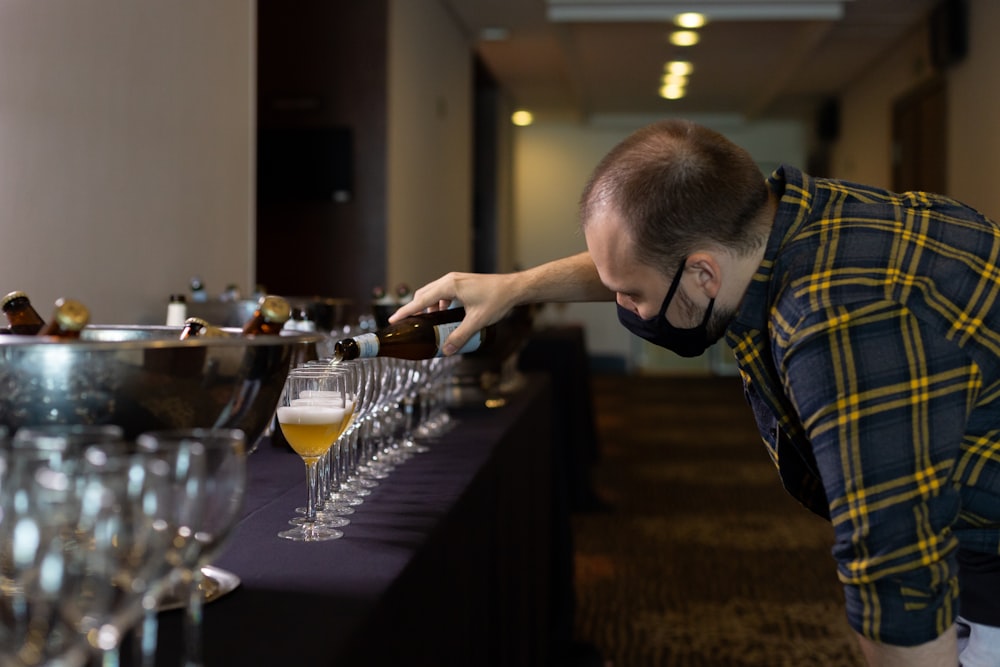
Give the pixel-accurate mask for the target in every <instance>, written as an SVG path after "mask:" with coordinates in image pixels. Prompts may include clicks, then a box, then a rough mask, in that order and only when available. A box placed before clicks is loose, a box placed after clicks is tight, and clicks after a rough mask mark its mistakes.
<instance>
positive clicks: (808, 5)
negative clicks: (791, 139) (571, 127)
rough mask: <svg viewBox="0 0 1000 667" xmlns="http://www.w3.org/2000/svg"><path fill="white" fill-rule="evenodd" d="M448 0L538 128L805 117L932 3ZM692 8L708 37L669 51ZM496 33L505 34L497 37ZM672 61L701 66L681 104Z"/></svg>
mask: <svg viewBox="0 0 1000 667" xmlns="http://www.w3.org/2000/svg"><path fill="white" fill-rule="evenodd" d="M441 1H442V2H443V4H444V5H445V6H446V7H447V8H448V9H449V10H450V11H451V12H452V14H453V15H454V16H455V17H456V20H458V21H459V22H460V23H461V25H462V26H463V27H464V29H465V30H466V31H467V32H468V35H469V37H470V39H471V40H473V42H474V43H475V44H476V52H477V53H478V54H479V56H480V58H481V60H482V62H483V63H484V64H485V65H486V67H487V69H488V70H489V71H490V72H491V73H492V75H493V76H494V78H495V79H496V80H497V82H498V84H499V85H500V86H501V87H502V88H504V89H505V90H506V91H507V93H508V94H509V95H510V97H511V99H512V101H513V103H514V104H515V105H517V106H518V107H522V108H526V109H528V110H530V111H532V112H533V113H534V114H535V117H536V119H538V120H549V119H558V120H567V119H578V120H579V119H594V118H596V117H600V116H602V115H605V114H637V115H648V114H651V115H667V114H670V115H691V114H735V115H740V116H743V117H746V118H750V119H760V118H771V117H788V116H800V117H801V116H802V115H803V114H809V113H812V112H814V111H815V110H816V109H817V108H818V106H819V105H820V104H821V103H822V102H823V101H824V100H826V99H829V98H830V97H832V96H835V95H836V94H837V93H838V92H839V91H840V90H842V89H843V88H844V86H845V85H846V84H848V83H849V82H850V81H851V80H852V79H854V78H856V77H857V76H859V75H860V74H861V73H863V72H864V70H865V69H866V68H867V67H869V66H870V65H871V64H872V63H873V62H874V61H876V60H877V59H878V58H880V57H882V56H884V55H885V54H886V52H887V51H888V50H889V49H891V48H892V46H893V45H894V44H895V43H896V42H897V41H898V40H899V39H900V38H902V37H903V36H905V35H906V34H907V33H908V32H909V31H910V30H912V29H915V28H916V27H917V26H919V25H920V24H921V23H922V21H923V20H924V18H925V17H926V16H927V14H928V13H929V11H930V9H931V7H932V6H934V5H935V4H936V1H937V0H839V1H827V0H772V1H771V2H758V1H756V0H727V1H724V0H686V1H685V0H664V1H654V0H632V1H626V0H622V1H617V2H616V1H615V0H441ZM691 9H698V10H699V11H703V12H705V13H707V14H708V15H709V19H710V20H709V23H708V24H707V25H706V26H705V27H703V28H701V29H700V30H699V32H700V33H701V41H700V42H699V43H698V44H697V45H695V46H691V47H683V48H682V47H676V46H672V45H671V44H670V43H669V42H668V41H667V34H668V33H669V31H670V30H671V29H672V25H671V23H670V21H671V19H670V18H669V17H672V16H673V15H674V13H675V12H680V11H685V10H691ZM497 29H500V30H499V32H500V33H501V37H503V38H501V39H492V38H490V37H491V35H490V33H491V32H492V33H496V32H497ZM504 33H505V36H504ZM484 37H486V38H484ZM671 59H684V60H689V61H691V62H693V63H694V68H695V69H694V72H693V74H692V75H691V76H690V78H689V83H688V94H687V96H686V97H685V98H683V99H680V100H665V99H662V98H660V97H659V95H658V92H657V91H658V88H659V86H660V78H661V76H662V74H663V65H664V62H666V61H667V60H671Z"/></svg>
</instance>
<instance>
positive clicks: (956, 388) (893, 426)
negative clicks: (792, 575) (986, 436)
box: [779, 302, 981, 646]
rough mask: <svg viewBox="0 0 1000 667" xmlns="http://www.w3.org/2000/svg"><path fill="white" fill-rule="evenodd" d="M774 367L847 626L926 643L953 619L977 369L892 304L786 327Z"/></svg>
mask: <svg viewBox="0 0 1000 667" xmlns="http://www.w3.org/2000/svg"><path fill="white" fill-rule="evenodd" d="M782 338H783V350H782V354H781V358H780V361H779V363H780V369H781V371H782V372H783V378H784V381H785V384H786V386H785V389H786V391H787V392H788V395H789V398H790V400H791V401H792V403H793V405H794V406H795V409H796V411H797V412H798V415H799V418H800V420H801V422H802V425H803V428H804V429H805V432H806V434H807V437H808V438H809V443H810V446H811V447H812V449H813V452H814V454H815V457H816V462H817V466H818V468H819V472H820V476H821V477H822V481H823V487H824V490H825V492H826V495H827V500H828V502H829V506H830V518H831V522H832V524H833V527H834V532H835V542H834V547H833V556H834V558H835V560H836V563H837V571H838V576H839V578H840V580H841V582H842V583H843V584H844V593H845V600H846V607H847V615H848V621H849V622H850V624H851V626H852V627H853V628H854V629H855V630H856V631H857V632H859V633H860V634H862V635H864V636H865V637H868V638H869V639H872V640H874V641H878V642H884V643H887V644H894V645H900V646H912V645H916V644H920V643H924V642H927V641H930V640H932V639H934V638H935V637H937V636H939V635H940V634H941V633H942V632H944V631H945V630H946V629H947V628H948V627H950V626H951V624H952V623H953V621H954V618H955V616H956V615H957V612H958V609H957V603H958V594H959V591H958V578H957V574H958V570H957V564H956V551H957V547H958V541H957V538H956V536H955V534H954V533H953V531H952V525H953V524H954V522H955V520H956V518H957V516H958V511H959V504H960V502H959V493H958V489H957V485H955V484H954V483H953V481H952V476H953V471H954V467H955V463H956V460H957V458H958V456H959V451H960V447H961V445H962V441H963V437H964V431H965V424H966V421H967V418H968V415H969V413H970V412H971V409H972V406H973V405H974V403H975V401H976V398H977V395H978V392H979V390H980V388H981V387H980V385H981V380H980V374H979V371H978V368H977V367H976V366H975V365H974V364H973V363H972V361H971V360H970V359H968V358H967V356H966V355H965V354H964V353H963V352H962V350H961V349H960V348H959V347H958V346H957V345H956V344H954V343H952V342H951V341H949V340H946V339H945V337H944V335H943V334H941V333H938V332H934V331H931V330H930V329H929V328H928V327H926V326H924V325H922V324H921V322H919V321H918V320H917V319H916V318H915V317H914V315H913V314H912V313H911V312H910V311H908V310H907V309H905V308H904V307H902V306H900V305H899V304H896V303H891V302H875V303H869V304H864V305H861V306H852V307H851V308H850V309H848V308H844V307H840V308H833V307H831V308H828V309H825V310H822V311H820V312H819V313H815V312H814V313H813V314H811V315H810V316H809V319H808V321H802V322H798V323H796V324H795V326H790V327H789V328H788V330H787V331H785V332H783V334H782Z"/></svg>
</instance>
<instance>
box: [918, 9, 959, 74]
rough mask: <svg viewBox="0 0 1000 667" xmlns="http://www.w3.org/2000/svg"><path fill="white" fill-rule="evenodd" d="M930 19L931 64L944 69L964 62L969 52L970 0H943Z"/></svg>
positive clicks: (932, 10) (932, 12) (932, 11)
mask: <svg viewBox="0 0 1000 667" xmlns="http://www.w3.org/2000/svg"><path fill="white" fill-rule="evenodd" d="M928 20H929V22H930V26H929V27H930V30H929V33H930V57H931V64H932V65H934V67H936V68H938V69H944V68H947V67H951V66H952V65H956V64H958V63H960V62H962V60H963V59H964V58H965V56H966V55H967V54H968V52H969V3H968V0H941V2H939V3H938V4H936V5H935V6H934V8H933V9H931V13H930V17H929V19H928Z"/></svg>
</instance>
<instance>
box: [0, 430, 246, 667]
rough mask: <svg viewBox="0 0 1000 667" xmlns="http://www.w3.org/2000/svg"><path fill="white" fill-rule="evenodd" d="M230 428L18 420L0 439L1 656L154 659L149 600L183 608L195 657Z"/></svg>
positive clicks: (227, 508)
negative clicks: (131, 427)
mask: <svg viewBox="0 0 1000 667" xmlns="http://www.w3.org/2000/svg"><path fill="white" fill-rule="evenodd" d="M245 446H246V445H245V437H244V434H243V433H242V432H241V431H238V430H228V429H227V430H222V429H219V430H198V429H191V430H183V431H155V432H148V433H143V434H141V435H140V436H139V437H138V438H137V440H135V441H127V440H126V439H125V438H124V436H123V433H122V430H121V429H120V428H118V427H117V426H44V427H22V428H21V429H19V430H18V431H17V432H16V433H15V434H14V436H13V438H4V439H3V444H2V446H0V665H5V666H6V665H41V664H51V665H63V666H67V667H73V666H77V665H91V664H93V665H106V666H108V667H113V666H114V665H117V664H118V662H119V659H120V655H119V653H120V651H121V650H122V648H121V647H122V639H123V637H124V636H125V635H126V633H128V632H129V631H134V632H135V641H134V642H132V644H133V645H134V647H135V651H136V658H135V660H133V662H135V663H137V664H143V665H152V664H153V662H154V659H155V651H156V635H157V625H156V618H157V611H158V609H159V608H160V607H161V606H162V605H163V604H164V603H170V602H174V603H176V606H182V607H185V608H186V610H187V611H186V613H185V621H184V627H185V633H186V640H185V644H184V655H183V661H184V664H185V665H190V666H196V665H199V664H201V657H200V650H201V636H200V632H201V625H200V622H201V604H202V599H203V595H204V593H203V590H204V586H203V581H202V580H203V567H204V566H205V565H206V564H207V563H209V562H211V561H212V560H213V559H214V558H215V557H216V556H217V555H218V553H219V551H220V549H221V548H222V547H223V545H224V544H225V542H226V538H227V536H228V534H229V533H230V530H231V528H232V527H233V525H234V524H235V522H236V521H237V519H238V518H239V516H240V513H241V508H242V505H243V497H244V493H245V488H246V454H245Z"/></svg>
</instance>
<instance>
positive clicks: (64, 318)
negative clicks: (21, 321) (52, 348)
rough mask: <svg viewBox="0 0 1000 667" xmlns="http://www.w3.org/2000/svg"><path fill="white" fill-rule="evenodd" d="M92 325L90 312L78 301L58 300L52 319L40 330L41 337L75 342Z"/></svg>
mask: <svg viewBox="0 0 1000 667" xmlns="http://www.w3.org/2000/svg"><path fill="white" fill-rule="evenodd" d="M89 323H90V310H89V309H88V308H87V307H86V306H85V305H83V304H82V303H80V302H79V301H77V300H76V299H57V300H56V305H55V309H54V310H53V311H52V317H51V318H50V319H49V321H48V323H47V324H45V326H43V327H42V328H41V329H39V330H38V335H39V336H52V337H54V338H62V339H66V340H75V339H77V338H79V337H80V332H81V331H83V328H84V327H85V326H87V324H89Z"/></svg>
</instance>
